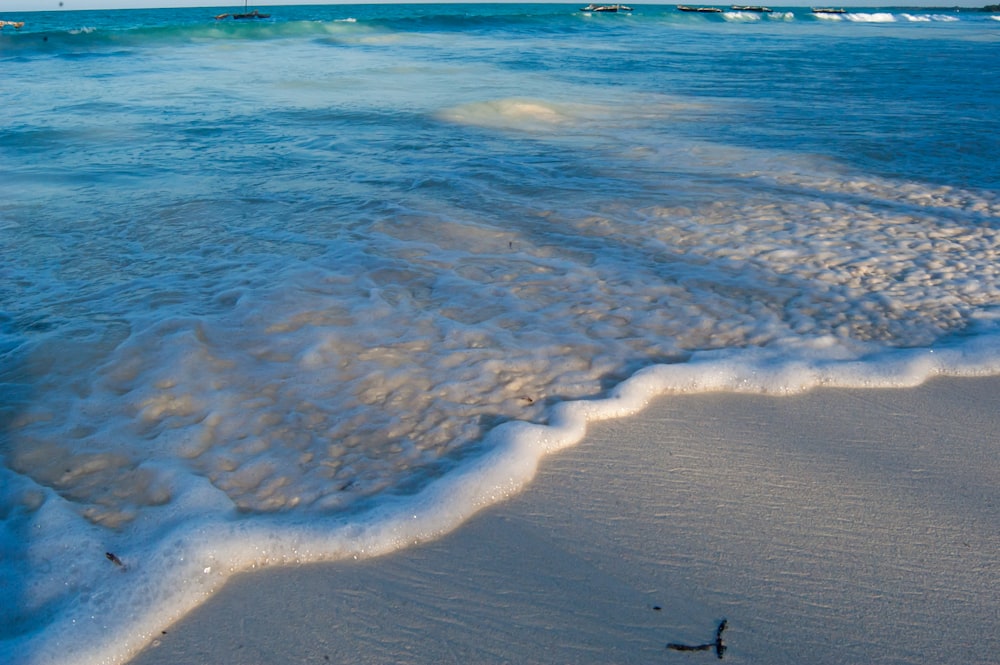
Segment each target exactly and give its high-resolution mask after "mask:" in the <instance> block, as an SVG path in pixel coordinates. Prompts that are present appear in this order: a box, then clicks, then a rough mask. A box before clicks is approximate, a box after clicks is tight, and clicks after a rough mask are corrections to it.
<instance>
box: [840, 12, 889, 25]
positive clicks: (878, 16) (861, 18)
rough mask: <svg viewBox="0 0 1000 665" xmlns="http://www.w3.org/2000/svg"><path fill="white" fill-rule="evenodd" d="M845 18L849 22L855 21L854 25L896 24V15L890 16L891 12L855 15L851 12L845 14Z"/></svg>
mask: <svg viewBox="0 0 1000 665" xmlns="http://www.w3.org/2000/svg"><path fill="white" fill-rule="evenodd" d="M843 17H844V18H845V19H846V20H848V21H853V22H854V23H895V22H896V15H895V14H890V13H889V12H875V13H872V14H868V13H864V12H861V13H855V12H850V13H847V14H843Z"/></svg>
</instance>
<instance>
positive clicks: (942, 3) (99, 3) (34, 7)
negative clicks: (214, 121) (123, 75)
mask: <svg viewBox="0 0 1000 665" xmlns="http://www.w3.org/2000/svg"><path fill="white" fill-rule="evenodd" d="M392 1H393V0H367V1H366V0H341V1H339V2H336V1H331V0H259V1H257V2H251V4H253V5H254V6H256V7H277V6H280V5H332V4H359V5H360V4H380V3H383V2H392ZM408 1H413V2H441V1H442V0H408ZM446 1H452V2H455V1H465V2H469V1H475V0H446ZM489 1H493V2H495V1H497V0H489ZM517 1H526V0H517ZM527 1H529V2H530V1H532V0H527ZM533 1H536V2H543V1H545V0H533ZM548 1H550V2H551V1H555V2H566V0H548ZM679 1H680V2H683V1H684V0H679ZM996 2H997V0H985V1H984V2H983V3H978V2H976V1H975V0H846V1H843V2H834V3H833V4H836V6H838V7H879V6H881V7H889V6H906V7H953V6H956V5H957V6H962V7H982V6H984V5H986V4H996ZM241 4H242V2H240V1H237V0H0V13H9V12H24V11H49V10H59V9H62V10H64V11H66V10H74V9H139V8H147V7H157V8H160V7H229V6H234V5H241ZM584 4H585V3H584ZM640 4H641V3H640ZM649 4H655V5H670V4H674V3H671V2H668V1H665V0H656V1H655V2H651V3H649ZM689 4H699V5H710V4H715V5H719V6H725V5H727V4H731V3H730V1H729V0H724V1H723V2H716V3H712V2H711V0H691V2H690V3H689ZM767 4H768V5H770V6H775V7H787V6H794V7H809V6H812V4H811V3H810V2H809V0H774V1H773V2H769V3H767ZM814 4H817V5H822V6H824V7H825V6H827V5H829V4H830V3H829V2H826V0H823V2H819V0H817V3H814ZM632 6H636V4H633V5H632Z"/></svg>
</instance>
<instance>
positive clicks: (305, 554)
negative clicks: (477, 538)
mask: <svg viewBox="0 0 1000 665" xmlns="http://www.w3.org/2000/svg"><path fill="white" fill-rule="evenodd" d="M996 373H1000V338H997V337H981V338H977V339H976V340H974V341H970V342H967V343H965V344H959V345H954V346H950V347H942V348H932V349H919V350H912V351H885V350H884V349H881V348H878V347H865V346H864V345H860V346H855V348H849V347H847V346H844V345H843V344H841V343H839V342H838V341H836V340H832V339H826V340H822V339H821V340H816V341H814V342H813V343H809V344H805V345H802V344H800V345H799V348H794V346H793V347H784V348H774V349H763V350H747V351H719V352H706V353H697V354H694V355H693V356H692V357H691V359H690V360H689V361H688V362H685V363H680V364H673V365H656V366H651V367H648V368H646V369H644V370H641V371H640V372H638V373H637V374H635V375H634V376H633V377H631V378H630V379H629V380H627V381H625V382H624V383H622V384H621V385H619V386H618V387H617V388H615V389H614V390H613V391H612V392H611V394H610V396H609V397H607V398H603V399H596V400H584V401H571V402H564V403H561V404H558V405H556V406H555V407H554V408H553V409H552V411H551V414H550V417H549V424H548V425H542V424H530V423H526V422H511V423H507V424H504V425H501V426H499V427H497V428H495V429H493V430H492V431H491V432H490V433H489V434H488V435H487V437H486V439H487V443H488V444H489V445H488V446H487V449H488V452H487V453H485V454H484V455H482V456H480V457H478V458H476V459H474V460H470V461H468V462H466V463H464V464H463V465H462V466H461V467H459V468H457V469H456V470H454V471H453V472H451V473H449V474H447V475H445V476H444V477H442V478H441V479H439V480H437V481H435V482H434V483H432V484H430V485H429V486H427V487H426V488H424V489H423V490H421V491H420V492H418V493H417V494H415V495H413V496H409V497H395V498H392V499H388V500H386V501H384V502H382V503H381V504H380V505H378V506H377V507H375V508H374V509H372V510H371V511H369V512H367V513H364V514H362V515H358V516H355V517H353V518H347V519H345V518H343V517H328V518H316V517H313V518H310V519H309V520H308V521H296V520H291V521H285V522H284V523H280V522H278V521H276V520H270V519H267V518H256V519H253V520H246V519H241V518H240V517H239V516H238V515H236V514H234V513H233V512H231V511H224V510H223V511H219V512H216V511H214V510H212V509H211V505H212V504H213V503H215V499H213V498H212V496H213V494H214V493H213V492H212V491H209V492H208V499H207V501H205V502H204V503H202V506H201V507H202V508H203V515H204V517H202V518H201V519H199V520H193V521H192V520H190V519H189V520H185V521H184V522H183V523H179V522H171V521H168V524H170V526H163V525H160V526H158V527H156V528H155V529H154V530H153V531H152V532H151V533H147V534H144V535H145V536H147V537H148V536H151V535H153V534H155V535H156V536H157V537H158V539H159V540H158V542H156V543H152V542H150V541H147V540H136V536H138V535H139V533H136V532H133V533H132V534H130V538H129V539H128V541H127V543H125V542H123V543H122V544H123V545H124V547H123V548H122V549H119V550H117V552H116V556H118V557H119V558H120V561H121V562H122V564H123V566H118V565H116V564H114V563H112V562H110V561H106V560H103V559H102V558H101V557H97V556H93V555H92V553H94V552H100V551H102V550H103V548H104V543H105V542H107V540H106V537H105V536H102V534H101V532H100V530H99V529H97V528H96V527H81V526H80V525H79V524H78V523H77V521H76V518H75V515H74V514H73V513H72V511H71V510H69V509H68V508H69V507H68V506H67V504H66V502H65V501H64V500H62V499H60V498H59V497H58V496H57V495H55V494H54V493H52V492H51V491H48V490H42V491H43V492H44V493H45V494H46V495H47V496H46V498H45V500H44V502H42V503H41V505H40V506H38V507H36V508H35V509H34V511H33V517H32V523H33V524H32V526H33V528H36V529H40V530H41V532H43V533H46V534H48V536H47V538H46V539H43V540H36V541H35V542H33V545H32V552H29V556H37V557H38V562H39V563H41V562H43V561H45V559H46V555H47V554H50V553H52V552H57V551H60V550H62V549H65V548H71V549H72V551H73V552H74V553H75V556H74V557H73V558H72V559H71V561H72V564H71V566H70V569H69V570H59V571H52V574H50V575H41V576H33V577H32V583H31V584H30V585H29V586H28V587H27V588H26V589H25V590H23V593H22V599H23V600H22V603H23V605H24V607H25V609H27V610H30V609H31V608H32V607H33V606H43V605H45V603H46V602H48V601H49V600H50V599H51V598H52V597H54V596H56V595H58V594H60V593H65V588H64V587H63V582H62V580H73V584H74V585H75V587H74V588H73V594H72V597H71V598H69V599H67V600H66V602H65V603H64V604H63V605H62V606H61V607H60V609H59V611H58V613H57V614H56V615H54V616H52V617H51V623H49V624H48V625H47V626H46V627H45V628H44V629H43V630H41V631H38V632H34V633H29V634H27V635H23V636H21V637H18V638H16V639H14V640H9V641H6V642H4V643H3V644H2V646H0V655H2V656H3V659H4V662H5V663H10V664H11V665H21V664H27V663H31V664H32V665H43V664H48V663H63V664H65V663H71V664H73V665H91V664H95V665H96V664H98V663H112V662H122V661H124V660H126V659H127V658H128V657H129V656H130V655H131V654H133V653H135V652H136V650H138V649H139V648H141V647H142V646H144V645H145V644H148V643H149V642H150V641H151V640H152V639H154V638H155V636H156V635H157V634H158V633H159V630H160V629H161V628H163V627H165V626H166V625H167V624H168V623H169V622H170V621H172V620H173V619H175V618H177V617H178V616H180V615H181V614H183V613H184V612H186V611H187V610H189V609H191V608H192V607H194V606H196V605H197V604H199V603H200V602H202V601H203V600H204V599H205V598H206V597H207V596H209V595H211V594H212V593H213V592H214V591H215V590H216V589H218V588H219V586H221V584H222V583H223V582H224V580H225V579H226V578H227V577H228V576H229V575H232V574H233V573H235V572H238V571H243V570H251V569H254V568H258V567H261V566H267V565H276V564H288V563H302V562H307V561H325V560H334V559H341V558H345V557H363V556H376V555H379V554H382V553H386V552H389V551H392V550H395V549H398V548H400V547H405V546H407V545H410V544H412V543H415V542H419V541H423V540H427V539H431V538H435V537H437V536H439V535H440V534H442V533H444V532H446V531H448V530H450V529H453V528H455V527H456V526H458V525H459V524H461V523H462V522H463V521H464V520H466V519H468V517H469V516H471V515H472V514H474V513H475V512H477V511H478V510H480V509H481V508H483V507H484V506H488V505H491V504H493V503H495V502H497V501H499V500H502V499H503V498H505V497H507V496H510V495H511V494H512V493H514V492H517V491H518V490H519V489H520V488H522V487H523V486H524V485H525V484H526V483H528V482H529V481H530V480H531V478H532V477H533V476H534V474H535V471H536V469H537V466H538V463H539V461H540V460H541V459H542V458H543V457H544V456H545V455H547V454H550V453H552V452H554V451H557V450H560V449H562V448H565V447H566V446H570V445H573V444H575V443H577V442H578V441H579V440H580V439H581V438H582V437H583V436H584V434H585V432H586V427H587V423H588V422H594V421H597V420H604V419H608V418H619V417H624V416H628V415H631V414H634V413H636V412H638V411H639V410H641V409H642V408H643V407H644V406H645V405H646V404H647V403H648V401H649V400H650V399H651V398H653V397H654V396H657V395H661V394H664V393H699V392H710V391H720V390H726V391H737V392H744V393H749V392H753V393H769V394H789V393H798V392H802V391H805V390H809V389H811V388H814V387H817V386H826V387H852V388H857V387H900V386H912V385H916V384H919V383H920V382H922V381H925V380H926V379H928V378H929V377H932V376H937V375H942V374H949V375H982V374H996ZM5 480H6V479H5ZM15 482H16V483H20V484H21V485H22V486H20V487H18V486H17V485H16V484H12V485H6V487H8V489H7V491H8V492H10V491H12V490H13V491H24V490H25V487H23V481H15ZM202 500H204V497H202V498H201V499H199V501H202ZM36 503H37V498H36ZM7 537H8V538H10V537H11V534H8V535H7ZM34 551H38V552H39V554H37V555H35V554H34V553H33V552H34Z"/></svg>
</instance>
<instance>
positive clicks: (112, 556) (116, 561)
mask: <svg viewBox="0 0 1000 665" xmlns="http://www.w3.org/2000/svg"><path fill="white" fill-rule="evenodd" d="M104 556H106V557H107V558H108V561H110V562H111V563H113V564H115V565H116V566H118V567H119V568H124V567H125V564H124V563H122V560H121V559H119V558H118V557H117V556H115V554H114V553H113V552H105V553H104Z"/></svg>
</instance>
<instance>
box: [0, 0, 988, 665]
mask: <svg viewBox="0 0 1000 665" xmlns="http://www.w3.org/2000/svg"><path fill="white" fill-rule="evenodd" d="M241 9H242V8H238V9H237V10H235V11H239V10H241ZM258 9H260V10H261V11H262V12H265V13H268V14H270V17H269V18H267V19H262V20H249V21H237V20H233V19H231V18H223V19H215V18H214V17H215V16H216V15H218V14H222V13H230V12H233V11H234V9H233V8H232V7H219V8H208V9H174V10H129V11H91V12H84V11H54V12H30V13H20V14H17V15H15V14H13V13H10V12H8V13H3V14H0V20H8V21H24V26H23V27H21V28H20V29H15V28H14V27H13V26H6V27H4V28H3V29H2V31H0V71H2V73H3V90H4V92H3V101H2V104H0V174H2V177H0V247H2V252H3V260H2V262H0V460H2V465H0V519H2V530H0V662H3V663H9V664H11V665H15V664H16V665H26V664H29V663H30V664H33V665H35V664H43V663H73V664H81V665H90V664H96V663H123V662H125V661H126V660H127V659H128V658H129V657H130V656H132V655H133V654H134V653H135V652H136V651H137V650H138V649H140V648H142V647H143V646H144V645H146V644H149V643H150V642H152V641H153V640H154V639H155V638H156V636H158V635H159V634H160V632H161V631H162V630H164V629H166V627H168V626H169V624H170V622H171V621H173V620H174V619H176V618H177V617H178V616H180V615H182V614H183V613H184V612H186V611H187V610H189V609H190V608H192V607H194V606H196V605H198V604H199V603H201V602H203V601H204V600H205V599H206V598H208V597H209V596H211V595H212V593H213V592H215V591H216V590H218V589H219V588H220V587H221V585H222V584H223V582H224V581H225V580H226V578H227V577H229V576H230V575H232V574H233V573H235V572H239V571H247V570H252V569H255V568H259V567H263V566H269V565H276V564H290V563H297V562H309V561H323V560H334V559H340V558H345V557H362V556H371V555H377V554H380V553H385V552H389V551H393V550H396V549H399V548H403V547H406V546H408V545H410V544H413V543H416V542H420V541H426V540H428V539H431V538H434V537H436V536H438V535H441V534H443V533H445V532H447V531H449V530H451V529H454V528H456V527H458V526H459V525H460V524H461V523H462V522H463V520H465V519H467V518H468V517H469V516H470V515H472V514H473V513H475V512H476V511H478V510H480V509H482V508H483V507H485V506H488V505H491V504H493V503H496V502H498V501H501V500H503V499H504V498H505V497H508V496H510V495H512V494H513V493H515V492H517V491H519V490H520V489H521V488H522V487H524V486H525V485H526V484H527V483H529V482H530V479H531V477H532V475H533V473H534V469H535V468H536V466H537V464H538V462H539V460H540V459H541V458H542V457H543V456H544V455H546V454H548V453H550V452H553V451H555V450H558V449H559V448H562V447H565V446H568V445H572V444H574V443H576V442H577V441H579V440H580V438H581V437H582V436H583V434H584V431H585V428H586V422H587V421H588V420H595V419H602V418H613V417H628V416H629V415H631V414H634V413H635V412H637V411H638V410H639V409H641V408H642V406H643V405H644V404H645V403H646V401H647V400H648V399H650V398H651V397H653V396H655V395H659V394H662V393H669V392H675V393H681V392H688V393H690V392H702V391H713V390H733V391H743V392H762V393H769V394H778V395H781V394H791V393H797V392H801V391H803V390H808V389H810V388H813V387H816V386H872V387H894V386H908V385H914V384H916V383H920V382H922V381H924V380H926V379H927V378H929V377H932V376H934V375H938V374H950V375H988V374H997V373H1000V279H998V277H1000V275H998V272H1000V169H998V168H997V155H998V154H1000V112H998V110H1000V77H997V76H996V75H995V73H996V63H997V62H1000V15H997V14H991V13H987V12H977V11H970V10H961V11H959V10H955V9H902V8H893V9H858V10H850V9H849V10H848V11H846V12H844V13H837V14H814V13H812V12H811V11H810V10H809V8H775V10H774V11H773V12H769V13H765V12H753V11H724V12H719V13H714V14H704V13H693V12H681V11H678V10H677V8H676V7H675V6H674V5H663V6H652V5H636V6H634V8H633V9H632V10H630V11H625V10H623V11H619V12H617V13H598V12H584V11H580V6H579V5H569V4H554V5H553V4H538V5H534V4H532V5H519V4H514V5H512V4H503V5H490V4H475V5H473V4H447V5H443V4H442V5H340V6H298V7H271V8H268V7H264V6H261V7H258ZM943 426H945V425H944V424H943Z"/></svg>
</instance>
